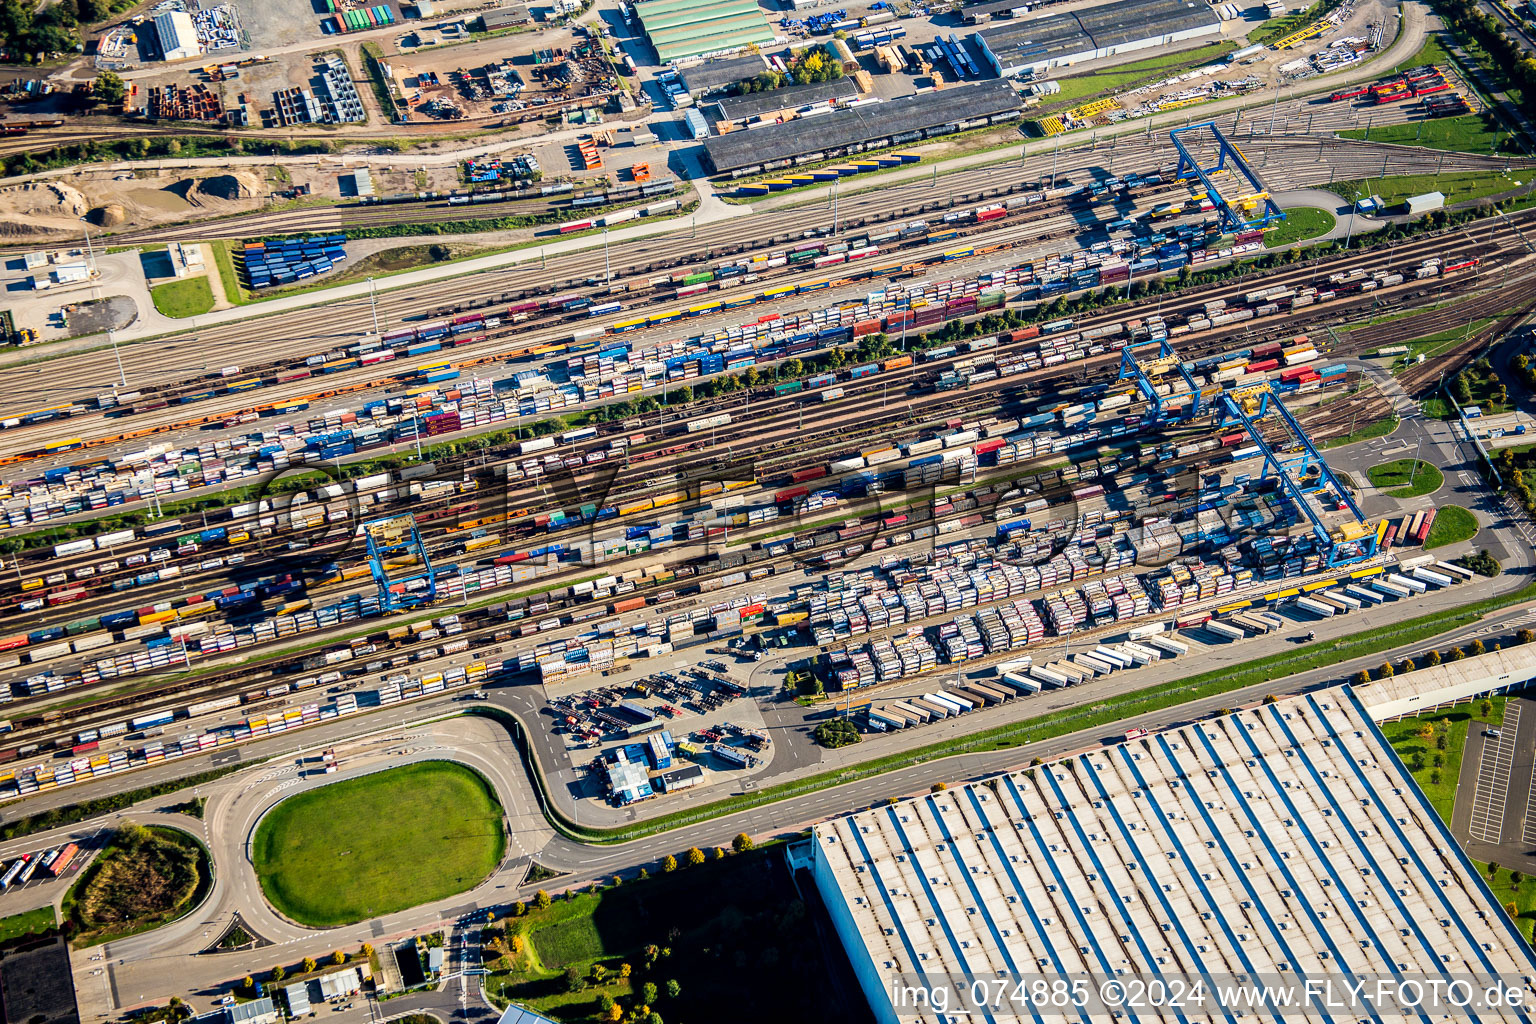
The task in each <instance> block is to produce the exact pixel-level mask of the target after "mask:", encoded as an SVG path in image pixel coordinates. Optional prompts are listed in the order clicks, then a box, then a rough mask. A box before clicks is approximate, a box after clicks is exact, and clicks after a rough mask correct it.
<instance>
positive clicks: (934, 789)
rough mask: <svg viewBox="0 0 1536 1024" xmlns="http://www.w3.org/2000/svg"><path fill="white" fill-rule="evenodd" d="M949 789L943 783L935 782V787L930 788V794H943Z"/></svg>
mask: <svg viewBox="0 0 1536 1024" xmlns="http://www.w3.org/2000/svg"><path fill="white" fill-rule="evenodd" d="M948 788H949V787H948V786H946V785H944V783H942V782H935V783H934V784H933V785H931V786H929V787H928V792H930V793H942V792H944V791H945V790H946V789H948Z"/></svg>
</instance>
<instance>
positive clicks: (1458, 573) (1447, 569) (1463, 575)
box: [1434, 561, 1476, 582]
mask: <svg viewBox="0 0 1536 1024" xmlns="http://www.w3.org/2000/svg"><path fill="white" fill-rule="evenodd" d="M1434 569H1435V572H1438V573H1441V574H1442V575H1445V576H1449V577H1451V578H1452V579H1453V580H1460V581H1462V582H1465V581H1467V580H1470V579H1471V578H1472V577H1473V576H1474V575H1476V574H1475V573H1473V571H1472V570H1471V569H1468V568H1467V567H1466V566H1464V565H1457V564H1456V563H1455V562H1440V561H1437V562H1435V565H1434Z"/></svg>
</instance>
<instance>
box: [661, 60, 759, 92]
mask: <svg viewBox="0 0 1536 1024" xmlns="http://www.w3.org/2000/svg"><path fill="white" fill-rule="evenodd" d="M767 70H768V62H767V61H765V60H763V58H762V56H761V55H760V54H756V53H746V54H742V55H741V56H740V57H725V58H722V59H720V60H710V61H705V62H704V63H702V64H694V65H692V66H691V67H686V68H683V69H682V70H681V71H679V72H678V76H679V77H680V78H681V79H682V82H683V88H684V89H687V90H688V94H689V95H690V96H692V97H694V99H695V100H702V99H703V98H704V97H706V96H712V95H714V94H715V93H717V92H724V91H725V90H727V89H729V88H730V87H731V86H733V85H735V84H736V83H737V82H744V81H746V80H747V79H749V78H756V77H757V76H758V75H760V74H762V73H763V72H764V71H767Z"/></svg>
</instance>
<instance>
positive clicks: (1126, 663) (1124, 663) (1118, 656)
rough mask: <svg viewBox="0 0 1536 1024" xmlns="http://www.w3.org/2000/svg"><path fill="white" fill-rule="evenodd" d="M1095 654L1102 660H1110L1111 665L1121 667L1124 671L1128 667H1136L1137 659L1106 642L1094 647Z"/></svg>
mask: <svg viewBox="0 0 1536 1024" xmlns="http://www.w3.org/2000/svg"><path fill="white" fill-rule="evenodd" d="M1093 656H1094V657H1095V658H1098V659H1099V660H1100V661H1107V662H1109V663H1110V665H1112V666H1114V667H1115V668H1117V669H1121V670H1122V671H1123V670H1125V669H1128V668H1135V667H1136V660H1135V659H1134V658H1132V657H1131V656H1130V655H1129V654H1126V653H1125V652H1123V651H1117V650H1114V649H1113V648H1111V647H1108V646H1106V645H1104V644H1100V645H1099V646H1097V647H1095V648H1094V649H1093Z"/></svg>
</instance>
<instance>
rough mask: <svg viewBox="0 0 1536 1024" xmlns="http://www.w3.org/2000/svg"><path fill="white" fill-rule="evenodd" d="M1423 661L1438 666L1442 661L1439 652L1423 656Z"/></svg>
mask: <svg viewBox="0 0 1536 1024" xmlns="http://www.w3.org/2000/svg"><path fill="white" fill-rule="evenodd" d="M1424 660H1425V661H1427V662H1429V663H1430V664H1431V665H1438V664H1440V662H1441V661H1442V660H1443V659H1442V658H1441V657H1440V652H1439V651H1430V652H1429V653H1428V654H1426V655H1424Z"/></svg>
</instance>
